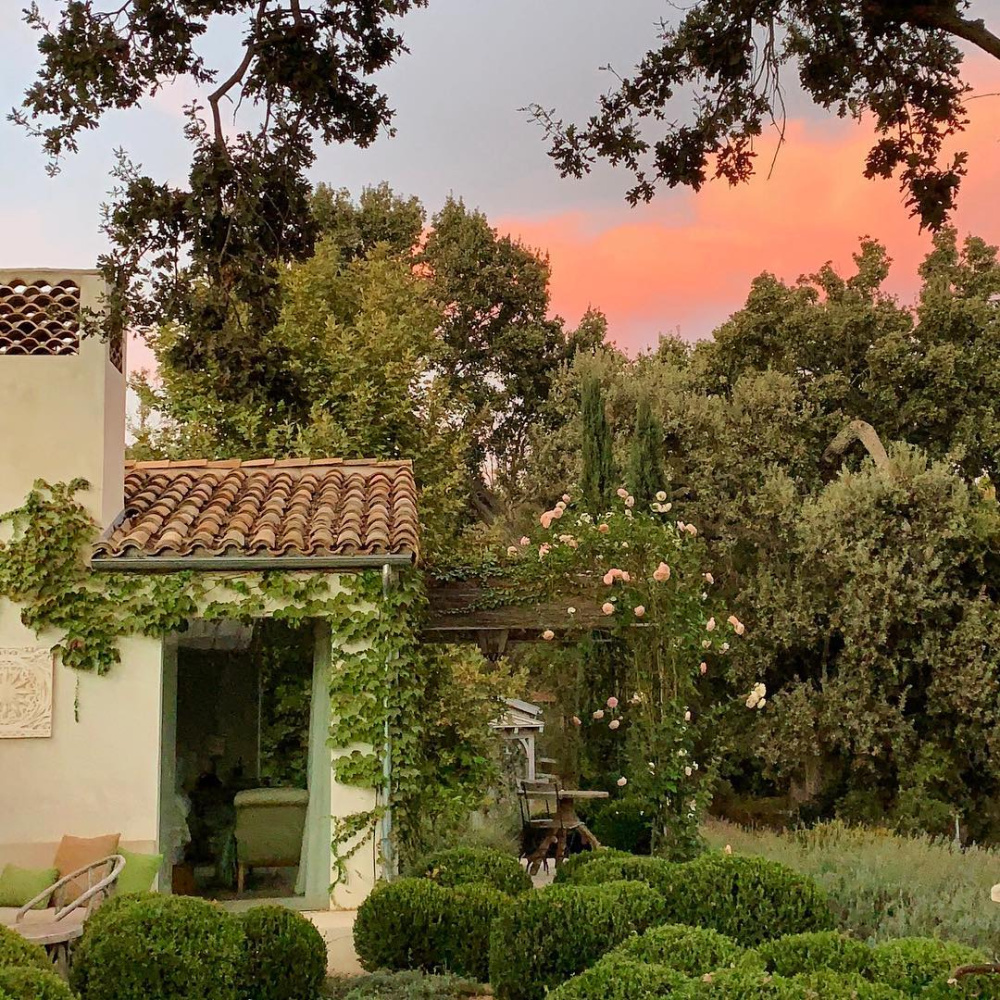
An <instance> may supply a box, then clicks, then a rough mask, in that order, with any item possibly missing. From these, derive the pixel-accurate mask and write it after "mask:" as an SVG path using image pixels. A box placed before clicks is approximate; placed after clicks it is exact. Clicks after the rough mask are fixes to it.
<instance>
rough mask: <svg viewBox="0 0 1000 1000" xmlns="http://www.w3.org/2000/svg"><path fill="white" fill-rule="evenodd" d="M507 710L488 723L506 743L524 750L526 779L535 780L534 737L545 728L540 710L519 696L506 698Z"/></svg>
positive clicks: (539, 734)
mask: <svg viewBox="0 0 1000 1000" xmlns="http://www.w3.org/2000/svg"><path fill="white" fill-rule="evenodd" d="M505 701H506V704H507V710H506V711H505V712H504V714H503V715H501V716H500V718H499V719H495V720H494V721H493V722H491V723H490V728H491V729H492V730H493V731H494V732H496V733H499V734H500V735H501V736H502V737H503V738H504V740H506V741H507V742H508V743H515V744H517V745H518V746H520V748H521V749H522V750H523V751H524V759H525V773H524V775H523V777H524V779H525V780H526V781H534V780H535V772H536V764H535V749H536V747H535V739H536V737H538V736H541V734H542V733H543V732H544V730H545V723H544V721H543V720H542V710H541V709H540V708H539V707H538V706H537V705H532V704H531V703H530V702H527V701H521V700H520V699H519V698H506V699H505Z"/></svg>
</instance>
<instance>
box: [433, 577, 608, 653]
mask: <svg viewBox="0 0 1000 1000" xmlns="http://www.w3.org/2000/svg"><path fill="white" fill-rule="evenodd" d="M488 594H489V587H488V586H484V585H483V584H482V583H481V582H479V581H478V580H458V581H450V582H448V583H435V582H433V581H432V582H430V583H429V584H428V588H427V597H428V602H429V605H430V607H429V614H428V619H427V624H426V625H425V627H424V631H423V637H424V639H425V640H426V641H428V642H475V643H477V644H478V645H479V648H480V649H481V650H482V651H483V654H484V655H485V656H487V657H488V658H489V659H491V660H497V659H499V658H500V657H501V656H503V654H504V652H505V651H506V649H507V645H508V644H509V643H512V642H535V641H538V640H539V639H541V638H542V633H543V632H544V631H545V630H546V629H552V631H553V632H555V633H556V634H557V635H560V636H564V635H565V634H567V633H571V634H572V633H579V632H592V631H594V630H598V629H601V628H603V627H606V626H607V618H606V616H605V615H604V614H603V613H602V612H601V608H600V605H599V604H598V603H597V602H596V601H594V600H593V599H589V598H584V597H583V596H582V595H581V596H580V597H578V598H561V599H559V600H545V601H534V602H531V603H525V604H505V605H503V606H501V607H484V606H483V602H484V599H485V598H486V597H487V595H488ZM568 607H574V608H575V612H574V613H573V614H570V613H569V612H568V610H567V608H568Z"/></svg>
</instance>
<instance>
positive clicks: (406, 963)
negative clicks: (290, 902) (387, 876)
mask: <svg viewBox="0 0 1000 1000" xmlns="http://www.w3.org/2000/svg"><path fill="white" fill-rule="evenodd" d="M508 901H509V897H508V896H505V895H504V894H503V893H501V892H497V890H496V889H492V888H490V887H489V886H486V885H461V886H456V887H455V888H453V889H446V888H444V887H443V886H440V885H437V884H436V883H435V882H432V881H430V880H429V879H422V878H403V879H399V880H398V881H396V882H387V883H383V884H382V885H380V886H377V887H376V888H375V890H374V892H372V893H371V895H370V896H369V897H368V898H367V899H366V900H365V901H364V902H363V903H362V904H361V907H360V908H359V909H358V915H357V918H356V920H355V921H354V949H355V951H356V952H357V953H358V958H359V959H360V960H361V964H362V966H363V967H364V968H365V969H368V970H369V971H374V970H375V969H421V970H423V971H425V972H453V973H456V974H457V975H459V976H471V977H472V978H474V979H478V980H480V981H485V980H486V978H487V973H488V971H489V967H488V960H489V941H490V925H491V924H492V922H493V919H494V917H495V916H496V915H497V913H498V912H499V911H500V910H501V909H502V908H503V907H504V905H505V904H506V903H507V902H508Z"/></svg>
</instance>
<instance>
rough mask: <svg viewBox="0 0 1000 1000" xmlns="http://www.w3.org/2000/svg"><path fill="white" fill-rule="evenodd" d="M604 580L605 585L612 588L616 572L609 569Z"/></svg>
mask: <svg viewBox="0 0 1000 1000" xmlns="http://www.w3.org/2000/svg"><path fill="white" fill-rule="evenodd" d="M602 579H603V580H604V585H605V586H606V587H610V586H611V584H613V583H614V582H615V571H614V570H613V569H609V570H608V571H607V573H605V574H604V576H603V578H602Z"/></svg>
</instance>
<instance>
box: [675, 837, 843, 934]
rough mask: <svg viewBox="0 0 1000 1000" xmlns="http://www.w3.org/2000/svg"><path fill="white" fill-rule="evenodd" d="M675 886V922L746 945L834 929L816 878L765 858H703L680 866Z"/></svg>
mask: <svg viewBox="0 0 1000 1000" xmlns="http://www.w3.org/2000/svg"><path fill="white" fill-rule="evenodd" d="M670 885H671V896H670V898H669V900H668V902H669V904H670V906H671V908H672V910H673V912H672V914H671V918H672V920H673V921H674V922H675V923H679V924H692V925H694V926H698V927H714V928H715V929H716V930H717V931H720V932H721V933H723V934H727V935H728V936H729V937H731V938H733V939H734V940H735V941H737V942H738V943H739V944H742V945H745V946H747V947H753V946H754V945H757V944H760V942H762V941H767V940H770V939H772V938H780V937H784V936H785V935H787V934H799V933H804V932H806V931H825V930H831V929H832V928H833V924H834V919H833V913H832V911H831V910H830V906H829V904H828V902H827V898H826V894H825V893H824V892H823V890H822V889H820V888H819V886H818V885H817V884H816V883H815V882H814V881H813V880H812V879H811V878H807V877H806V876H804V875H799V874H798V872H795V871H792V869H791V868H786V867H785V866H784V865H781V864H777V863H776V862H774V861H765V860H764V859H763V858H743V857H738V856H735V855H731V856H727V855H724V854H703V855H702V856H701V857H700V858H697V859H695V860H694V861H689V862H687V863H686V864H684V865H678V866H677V873H676V878H675V881H674V882H671V883H670Z"/></svg>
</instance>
